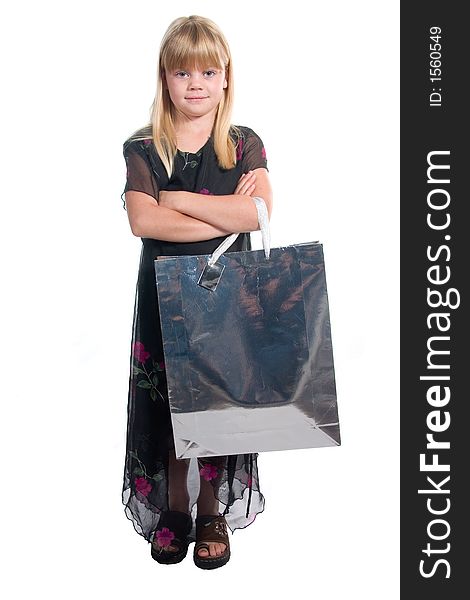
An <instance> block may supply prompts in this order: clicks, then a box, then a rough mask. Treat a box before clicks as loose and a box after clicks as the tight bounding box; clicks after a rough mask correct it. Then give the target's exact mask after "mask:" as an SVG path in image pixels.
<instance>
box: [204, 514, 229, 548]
mask: <svg viewBox="0 0 470 600" xmlns="http://www.w3.org/2000/svg"><path fill="white" fill-rule="evenodd" d="M217 542H220V543H222V544H225V545H226V549H228V548H229V545H230V542H229V537H228V534H227V521H226V520H225V517H223V516H222V515H219V516H218V517H214V518H213V519H212V521H210V522H209V523H207V524H206V525H203V524H201V523H198V522H197V521H196V549H198V550H199V549H200V548H206V549H208V548H207V544H209V543H212V544H214V543H217Z"/></svg>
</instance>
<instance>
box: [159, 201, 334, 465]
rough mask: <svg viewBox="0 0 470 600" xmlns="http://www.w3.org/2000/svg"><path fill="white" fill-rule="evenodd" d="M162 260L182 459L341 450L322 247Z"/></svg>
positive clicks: (263, 217) (261, 207)
mask: <svg viewBox="0 0 470 600" xmlns="http://www.w3.org/2000/svg"><path fill="white" fill-rule="evenodd" d="M254 201H255V202H256V205H257V208H258V214H259V220H260V224H261V229H262V235H263V246H264V249H263V250H250V251H244V252H228V253H226V254H223V252H224V250H225V249H226V248H228V247H230V245H231V244H232V243H233V242H234V240H235V239H236V237H237V235H238V234H232V235H231V236H229V237H228V238H227V239H226V240H225V241H224V242H223V243H222V244H221V245H220V246H219V247H218V248H217V249H216V250H215V251H214V253H213V254H212V255H198V256H178V257H159V258H158V260H155V261H154V265H155V275H156V286H157V294H158V301H159V309H160V323H161V329H162V335H163V349H164V355H165V369H166V375H167V385H168V395H169V403H170V410H171V419H172V426H173V435H174V441H175V449H176V456H177V457H178V458H191V457H203V456H223V455H227V454H245V453H251V452H267V451H272V450H289V449H294V448H313V447H319V446H337V445H340V443H341V442H340V431H339V422H338V411H337V403H336V388H335V376H334V365H333V351H332V344H331V331H330V318H329V310H328V296H327V288H326V280H325V267H324V261H323V248H322V245H321V244H320V243H318V242H311V243H302V244H294V245H291V246H284V247H280V248H269V228H268V226H267V224H268V219H267V212H266V205H265V203H264V201H263V200H262V199H258V198H256V199H255V198H254Z"/></svg>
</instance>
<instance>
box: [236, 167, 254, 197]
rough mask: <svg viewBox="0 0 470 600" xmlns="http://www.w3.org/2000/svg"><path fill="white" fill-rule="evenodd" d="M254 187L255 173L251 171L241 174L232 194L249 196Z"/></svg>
mask: <svg viewBox="0 0 470 600" xmlns="http://www.w3.org/2000/svg"><path fill="white" fill-rule="evenodd" d="M255 186H256V173H253V171H248V173H243V175H242V176H241V177H240V179H239V180H238V183H237V187H236V189H235V191H234V192H233V193H234V194H242V195H244V196H251V194H252V193H253V192H254V189H255Z"/></svg>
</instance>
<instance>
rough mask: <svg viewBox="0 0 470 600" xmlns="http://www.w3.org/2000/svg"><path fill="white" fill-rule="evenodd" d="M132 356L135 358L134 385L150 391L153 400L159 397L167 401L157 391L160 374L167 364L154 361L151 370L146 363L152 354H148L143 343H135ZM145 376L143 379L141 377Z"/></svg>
mask: <svg viewBox="0 0 470 600" xmlns="http://www.w3.org/2000/svg"><path fill="white" fill-rule="evenodd" d="M132 356H133V358H134V362H133V367H132V375H133V377H134V378H135V379H134V385H136V386H137V387H139V388H142V389H144V390H149V392H150V397H151V398H152V400H156V399H157V396H160V398H161V399H162V400H163V401H165V398H164V397H163V396H162V394H161V393H160V391H159V390H158V389H157V386H158V383H159V378H158V373H161V372H162V371H164V370H165V363H164V362H163V361H160V362H157V361H156V360H154V359H152V369H151V370H149V369H148V368H147V367H146V365H145V363H146V362H147V361H148V360H149V358H150V356H151V355H150V352H147V350H146V349H145V346H144V344H142V342H134V344H133V346H132ZM136 363H137V364H136ZM141 375H143V377H140V376H141Z"/></svg>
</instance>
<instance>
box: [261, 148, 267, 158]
mask: <svg viewBox="0 0 470 600" xmlns="http://www.w3.org/2000/svg"><path fill="white" fill-rule="evenodd" d="M261 156H262V157H263V158H264V160H266V149H265V147H264V146H263V149H262V150H261Z"/></svg>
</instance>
